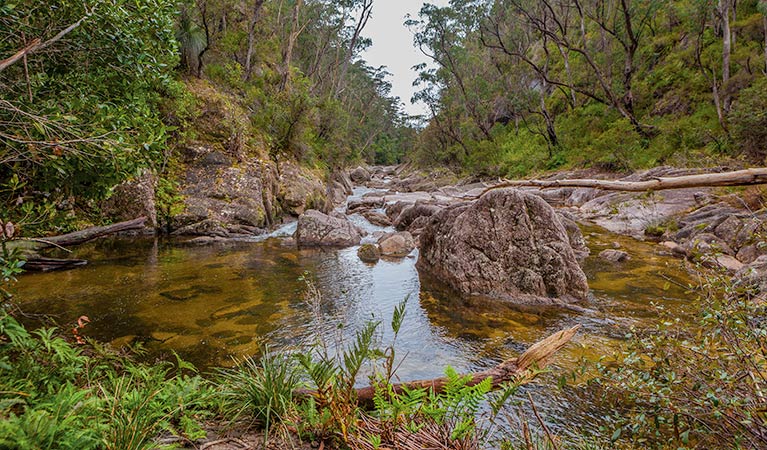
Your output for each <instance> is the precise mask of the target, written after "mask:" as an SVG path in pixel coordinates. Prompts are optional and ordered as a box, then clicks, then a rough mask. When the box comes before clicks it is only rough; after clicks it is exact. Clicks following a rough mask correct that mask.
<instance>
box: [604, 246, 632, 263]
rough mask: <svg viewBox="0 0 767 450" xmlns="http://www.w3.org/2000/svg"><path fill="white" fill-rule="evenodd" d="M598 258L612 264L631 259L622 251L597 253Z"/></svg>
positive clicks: (612, 250)
mask: <svg viewBox="0 0 767 450" xmlns="http://www.w3.org/2000/svg"><path fill="white" fill-rule="evenodd" d="M599 257H600V258H601V259H604V260H605V261H610V262H612V263H621V262H624V261H628V260H629V259H631V257H630V256H629V254H628V253H626V252H624V251H622V250H615V249H607V250H602V251H601V252H599Z"/></svg>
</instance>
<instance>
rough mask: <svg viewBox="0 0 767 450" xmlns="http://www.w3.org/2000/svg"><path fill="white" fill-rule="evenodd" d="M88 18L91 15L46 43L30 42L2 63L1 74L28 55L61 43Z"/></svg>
mask: <svg viewBox="0 0 767 450" xmlns="http://www.w3.org/2000/svg"><path fill="white" fill-rule="evenodd" d="M88 17H89V15H87V16H84V17H83V18H81V19H80V20H78V21H77V22H75V23H73V24H72V25H70V26H68V27H66V28H64V29H63V30H61V31H59V32H58V33H57V34H56V36H53V37H52V38H50V39H48V40H47V41H45V42H43V41H42V39H40V38H36V39H33V40H32V42H30V43H29V44H28V45H27V46H25V47H24V48H22V49H20V50H19V51H17V52H16V53H14V54H13V56H11V57H9V58H6V59H4V60H2V61H0V72H2V71H3V70H5V69H6V68H8V67H9V66H11V65H13V64H15V63H17V62H18V61H20V60H22V59H24V58H25V57H26V56H27V55H30V54H32V53H35V52H38V51H40V50H42V49H44V48H46V47H48V46H49V45H51V44H53V43H55V42H56V41H59V40H60V39H61V38H63V37H64V36H66V35H67V34H69V33H70V32H71V31H72V30H74V29H75V28H77V27H79V26H80V24H81V23H83V21H84V20H85V19H87V18H88Z"/></svg>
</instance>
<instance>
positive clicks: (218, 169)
mask: <svg viewBox="0 0 767 450" xmlns="http://www.w3.org/2000/svg"><path fill="white" fill-rule="evenodd" d="M183 156H184V161H185V163H186V164H187V169H186V173H185V178H184V179H183V181H182V189H181V195H182V197H183V202H184V210H183V212H182V213H180V214H177V215H176V216H175V217H174V218H173V222H172V228H173V229H174V230H175V231H174V233H175V234H191V235H209V236H221V237H226V236H231V235H238V234H239V235H253V234H260V233H261V232H263V229H264V228H267V227H269V226H270V225H272V223H274V220H275V218H276V217H277V216H279V214H280V213H281V211H280V207H279V205H278V204H277V202H276V200H275V193H276V192H277V190H278V179H277V174H276V167H275V166H274V165H273V164H272V163H269V162H260V161H258V160H253V161H248V162H240V163H238V164H235V160H234V158H233V157H232V156H230V155H228V154H226V153H223V152H222V151H219V150H216V149H214V148H212V147H207V146H197V147H189V148H187V149H185V151H184V153H183Z"/></svg>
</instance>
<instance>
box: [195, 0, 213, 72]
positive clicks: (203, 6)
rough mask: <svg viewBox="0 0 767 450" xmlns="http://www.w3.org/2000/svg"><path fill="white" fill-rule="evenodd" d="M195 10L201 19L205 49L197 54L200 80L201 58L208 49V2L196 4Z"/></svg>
mask: <svg viewBox="0 0 767 450" xmlns="http://www.w3.org/2000/svg"><path fill="white" fill-rule="evenodd" d="M197 9H199V10H200V17H201V19H202V29H203V30H204V31H205V47H203V49H202V50H200V53H198V54H197V78H200V77H201V76H202V65H203V62H202V57H203V55H205V52H207V51H208V49H210V27H209V26H208V2H207V1H202V2H200V1H198V2H197Z"/></svg>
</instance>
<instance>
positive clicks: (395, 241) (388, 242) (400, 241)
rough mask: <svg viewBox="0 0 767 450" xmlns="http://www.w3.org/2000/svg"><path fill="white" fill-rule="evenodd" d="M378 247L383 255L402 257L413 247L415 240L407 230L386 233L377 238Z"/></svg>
mask: <svg viewBox="0 0 767 450" xmlns="http://www.w3.org/2000/svg"><path fill="white" fill-rule="evenodd" d="M378 247H379V248H380V249H381V254H382V255H384V256H392V257H395V258H403V257H405V256H407V255H409V254H410V252H412V251H413V250H414V249H415V241H414V240H413V236H412V235H411V234H410V233H408V232H407V231H401V232H398V233H387V234H385V235H383V236H381V238H379V239H378Z"/></svg>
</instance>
